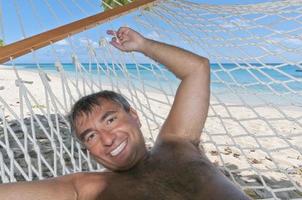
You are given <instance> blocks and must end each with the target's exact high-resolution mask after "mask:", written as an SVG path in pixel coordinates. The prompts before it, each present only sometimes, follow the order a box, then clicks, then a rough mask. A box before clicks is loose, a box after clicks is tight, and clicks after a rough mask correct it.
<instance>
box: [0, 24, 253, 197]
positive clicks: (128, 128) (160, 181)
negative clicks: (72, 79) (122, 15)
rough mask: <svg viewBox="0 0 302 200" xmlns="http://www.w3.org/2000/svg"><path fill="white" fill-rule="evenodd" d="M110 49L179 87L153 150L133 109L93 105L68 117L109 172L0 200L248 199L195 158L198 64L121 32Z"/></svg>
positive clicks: (202, 78)
mask: <svg viewBox="0 0 302 200" xmlns="http://www.w3.org/2000/svg"><path fill="white" fill-rule="evenodd" d="M108 34H109V35H112V36H114V37H113V39H112V41H111V44H112V45H113V46H115V47H116V48H118V49H120V50H121V51H125V52H132V51H137V52H141V53H143V54H145V55H146V56H148V57H150V58H152V59H154V60H156V61H158V62H160V63H162V64H163V65H165V66H166V67H167V68H168V69H169V70H170V71H171V72H172V73H174V74H175V75H176V76H177V77H178V78H179V79H181V83H180V86H179V88H178V90H177V93H176V96H175V100H174V102H173V105H172V108H171V110H170V113H169V115H168V116H167V119H166V121H165V123H164V124H163V126H162V128H161V130H160V133H159V135H158V137H157V140H156V142H155V145H154V147H153V148H152V150H151V151H150V152H147V150H146V147H145V143H144V139H143V135H142V133H141V130H140V126H141V124H140V121H139V118H138V115H137V113H136V111H135V110H133V109H132V108H131V109H130V112H126V111H125V110H124V109H123V108H122V107H121V106H120V105H118V104H116V103H114V102H112V101H109V100H105V99H100V106H96V107H95V108H94V109H93V111H92V112H91V113H90V114H89V115H85V114H82V115H79V116H78V117H77V118H76V132H77V136H78V137H79V138H80V140H81V141H82V142H83V144H84V145H85V146H86V148H87V149H88V150H89V151H90V153H91V154H92V155H93V156H94V158H95V159H96V161H98V162H99V163H101V164H103V165H104V166H105V167H106V168H107V169H108V170H109V171H107V172H100V173H77V174H71V175H67V176H62V177H58V178H53V179H49V180H43V181H35V182H29V183H17V184H4V185H2V186H1V187H0V199H2V200H3V199H4V200H9V199H17V197H18V196H16V195H20V194H22V199H24V200H27V199H31V200H34V199H57V200H61V199H83V200H89V199H91V200H93V199H99V200H107V199H175V200H177V199H248V197H246V196H245V195H244V194H243V193H242V192H241V191H240V190H238V189H237V188H236V187H235V186H234V185H233V184H232V183H231V182H230V181H229V180H228V179H227V178H226V177H225V176H224V175H223V174H222V173H221V172H220V171H219V170H218V169H216V168H215V167H214V166H213V165H212V164H211V163H210V162H209V160H208V159H207V157H206V156H205V154H204V153H203V152H202V151H200V148H199V142H200V136H201V131H202V128H203V126H204V123H205V121H206V116H207V113H208V107H209V94H210V88H209V83H210V68H209V62H208V60H207V59H206V58H204V57H201V56H198V55H195V54H193V53H191V52H188V51H186V50H183V49H180V48H177V47H174V46H170V45H167V44H163V43H159V42H156V41H153V40H149V39H146V38H144V37H143V36H142V35H140V34H139V33H137V32H135V31H134V30H132V29H130V28H126V27H122V28H120V29H119V30H118V31H117V32H115V31H108Z"/></svg>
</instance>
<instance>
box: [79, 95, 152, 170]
mask: <svg viewBox="0 0 302 200" xmlns="http://www.w3.org/2000/svg"><path fill="white" fill-rule="evenodd" d="M75 123H76V133H77V136H78V138H79V139H80V140H81V141H82V143H83V144H84V145H85V146H86V148H87V149H88V150H89V151H90V153H91V154H92V155H93V156H94V158H95V159H96V160H97V161H98V162H99V163H101V164H102V165H104V166H105V167H106V168H108V169H110V170H114V171H121V170H127V169H130V168H131V167H133V166H134V165H135V164H137V163H138V162H139V161H140V160H141V159H142V158H143V157H144V156H145V154H146V147H145V142H144V138H143V135H142V133H141V130H140V126H141V125H140V121H139V118H138V116H137V113H136V112H135V111H134V110H133V109H130V112H128V113H127V112H126V111H125V110H124V109H123V108H122V107H121V106H120V105H119V104H117V103H115V102H113V101H109V100H106V99H102V100H101V105H100V106H95V107H94V108H93V111H92V112H91V113H90V114H89V115H85V114H82V115H79V116H77V117H76V120H75Z"/></svg>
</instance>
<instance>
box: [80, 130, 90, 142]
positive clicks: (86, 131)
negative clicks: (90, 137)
mask: <svg viewBox="0 0 302 200" xmlns="http://www.w3.org/2000/svg"><path fill="white" fill-rule="evenodd" d="M91 131H92V129H90V128H89V129H86V130H85V131H83V132H82V133H80V135H79V138H80V141H81V142H83V141H84V139H85V137H86V135H87V134H88V133H90V132H91Z"/></svg>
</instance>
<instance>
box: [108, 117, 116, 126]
mask: <svg viewBox="0 0 302 200" xmlns="http://www.w3.org/2000/svg"><path fill="white" fill-rule="evenodd" d="M115 120H116V117H111V118H109V119H108V120H107V125H109V124H111V123H112V122H114V121H115Z"/></svg>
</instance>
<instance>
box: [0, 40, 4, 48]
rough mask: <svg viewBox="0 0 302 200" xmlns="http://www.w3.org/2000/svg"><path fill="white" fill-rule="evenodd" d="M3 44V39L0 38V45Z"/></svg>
mask: <svg viewBox="0 0 302 200" xmlns="http://www.w3.org/2000/svg"><path fill="white" fill-rule="evenodd" d="M2 46H4V42H3V40H1V39H0V47H2Z"/></svg>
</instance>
